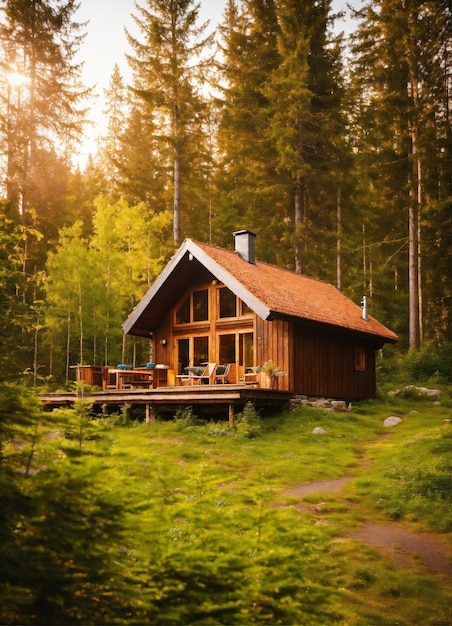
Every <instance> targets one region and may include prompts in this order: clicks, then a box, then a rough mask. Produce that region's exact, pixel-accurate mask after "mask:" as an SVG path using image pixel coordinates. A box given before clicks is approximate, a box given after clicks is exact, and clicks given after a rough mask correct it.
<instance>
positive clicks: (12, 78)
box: [6, 72, 30, 87]
mask: <svg viewBox="0 0 452 626" xmlns="http://www.w3.org/2000/svg"><path fill="white" fill-rule="evenodd" d="M6 76H7V81H8V83H9V84H10V85H11V87H21V86H22V85H26V84H27V83H29V82H30V78H29V77H28V76H25V74H21V73H20V72H8V73H7V75H6Z"/></svg>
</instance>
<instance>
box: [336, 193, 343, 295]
mask: <svg viewBox="0 0 452 626" xmlns="http://www.w3.org/2000/svg"><path fill="white" fill-rule="evenodd" d="M336 237H337V242H336V250H337V252H336V287H337V288H338V289H339V291H342V258H341V238H342V204H341V187H340V185H338V186H337V196H336Z"/></svg>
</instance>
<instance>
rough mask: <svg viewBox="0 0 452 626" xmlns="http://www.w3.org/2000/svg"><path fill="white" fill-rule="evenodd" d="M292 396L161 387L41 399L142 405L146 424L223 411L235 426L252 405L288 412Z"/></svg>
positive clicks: (56, 403) (234, 388) (248, 389)
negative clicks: (188, 412) (184, 410)
mask: <svg viewBox="0 0 452 626" xmlns="http://www.w3.org/2000/svg"><path fill="white" fill-rule="evenodd" d="M291 397H292V394H291V393H290V392H287V391H279V390H278V389H264V388H261V387H254V386H250V385H227V384H226V385H193V386H172V387H157V388H155V389H153V388H151V389H108V390H104V391H89V392H87V391H85V392H84V393H83V395H82V394H81V392H80V391H79V392H78V393H76V392H66V393H64V392H63V393H49V394H45V395H41V396H40V398H41V400H42V402H43V403H44V407H45V408H46V409H47V410H49V409H51V408H53V407H60V406H70V405H73V404H74V402H76V401H77V400H85V401H90V402H92V403H93V404H94V405H95V406H97V407H100V408H101V409H102V410H103V411H104V412H108V410H109V409H110V410H114V408H115V407H119V406H121V405H124V404H128V405H131V406H134V405H142V406H145V408H146V420H147V421H150V420H151V419H152V418H153V417H155V416H156V415H157V414H158V413H159V412H161V413H173V414H174V413H175V411H176V409H177V408H178V407H180V406H196V407H202V408H203V409H211V410H212V412H218V409H223V410H224V412H225V413H226V414H227V415H228V417H229V421H230V422H231V421H232V420H233V418H234V412H235V411H236V410H241V409H242V408H243V406H244V405H245V403H246V402H248V401H251V402H253V403H254V404H255V406H256V408H257V409H261V408H284V407H285V406H286V405H287V404H288V402H289V400H290V398H291Z"/></svg>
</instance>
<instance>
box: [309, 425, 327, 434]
mask: <svg viewBox="0 0 452 626" xmlns="http://www.w3.org/2000/svg"><path fill="white" fill-rule="evenodd" d="M312 434H313V435H327V434H328V433H327V432H326V430H324V429H323V428H320V426H316V427H315V428H314V429H313V431H312Z"/></svg>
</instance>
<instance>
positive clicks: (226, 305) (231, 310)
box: [220, 287, 237, 317]
mask: <svg viewBox="0 0 452 626" xmlns="http://www.w3.org/2000/svg"><path fill="white" fill-rule="evenodd" d="M236 301H237V298H236V296H235V294H234V293H232V291H231V290H230V289H228V288H227V287H222V288H221V289H220V317H236V315H237V310H236Z"/></svg>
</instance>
